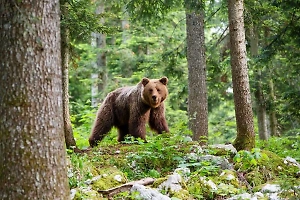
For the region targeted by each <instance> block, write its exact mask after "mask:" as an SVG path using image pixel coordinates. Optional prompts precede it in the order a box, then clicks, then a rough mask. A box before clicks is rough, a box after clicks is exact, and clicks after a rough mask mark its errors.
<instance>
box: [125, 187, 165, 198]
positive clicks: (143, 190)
mask: <svg viewBox="0 0 300 200" xmlns="http://www.w3.org/2000/svg"><path fill="white" fill-rule="evenodd" d="M130 191H131V192H134V191H137V192H139V193H140V194H139V196H138V198H139V199H142V200H171V198H170V197H168V196H166V195H163V194H161V193H160V192H159V191H158V190H156V189H152V188H147V187H145V186H143V185H140V184H134V185H133V186H132V188H131V190H130Z"/></svg>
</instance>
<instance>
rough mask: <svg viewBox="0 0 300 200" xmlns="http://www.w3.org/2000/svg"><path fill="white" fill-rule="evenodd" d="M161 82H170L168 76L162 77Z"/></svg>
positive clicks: (165, 83)
mask: <svg viewBox="0 0 300 200" xmlns="http://www.w3.org/2000/svg"><path fill="white" fill-rule="evenodd" d="M159 82H161V83H162V84H164V85H167V83H168V78H167V77H165V76H164V77H162V78H161V79H159Z"/></svg>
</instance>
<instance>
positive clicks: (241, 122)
mask: <svg viewBox="0 0 300 200" xmlns="http://www.w3.org/2000/svg"><path fill="white" fill-rule="evenodd" d="M243 3H244V2H243V0H228V18H229V32H230V55H231V60H230V61H231V70H232V84H233V96H234V104H235V116H236V123H237V137H236V139H235V141H234V146H235V148H236V149H237V150H242V149H244V150H251V149H252V148H254V147H255V133H254V125H253V112H252V105H251V95H250V86H249V77H248V69H247V58H246V44H245V30H244V18H243V11H244V5H243Z"/></svg>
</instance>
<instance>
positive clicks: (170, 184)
mask: <svg viewBox="0 0 300 200" xmlns="http://www.w3.org/2000/svg"><path fill="white" fill-rule="evenodd" d="M181 182H182V180H181V176H180V175H179V174H177V173H174V174H172V175H170V176H169V177H168V179H167V180H166V181H165V182H163V183H162V184H160V185H159V186H158V189H159V190H165V191H171V192H172V193H174V192H178V191H179V190H181V189H182V187H181V185H180V184H181Z"/></svg>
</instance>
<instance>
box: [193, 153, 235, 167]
mask: <svg viewBox="0 0 300 200" xmlns="http://www.w3.org/2000/svg"><path fill="white" fill-rule="evenodd" d="M197 161H200V162H201V161H209V162H211V163H212V164H214V165H217V166H220V168H221V169H223V170H224V169H230V170H232V169H233V165H232V164H231V163H229V161H228V160H227V159H226V158H222V157H218V156H213V155H205V156H199V157H198V159H197Z"/></svg>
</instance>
